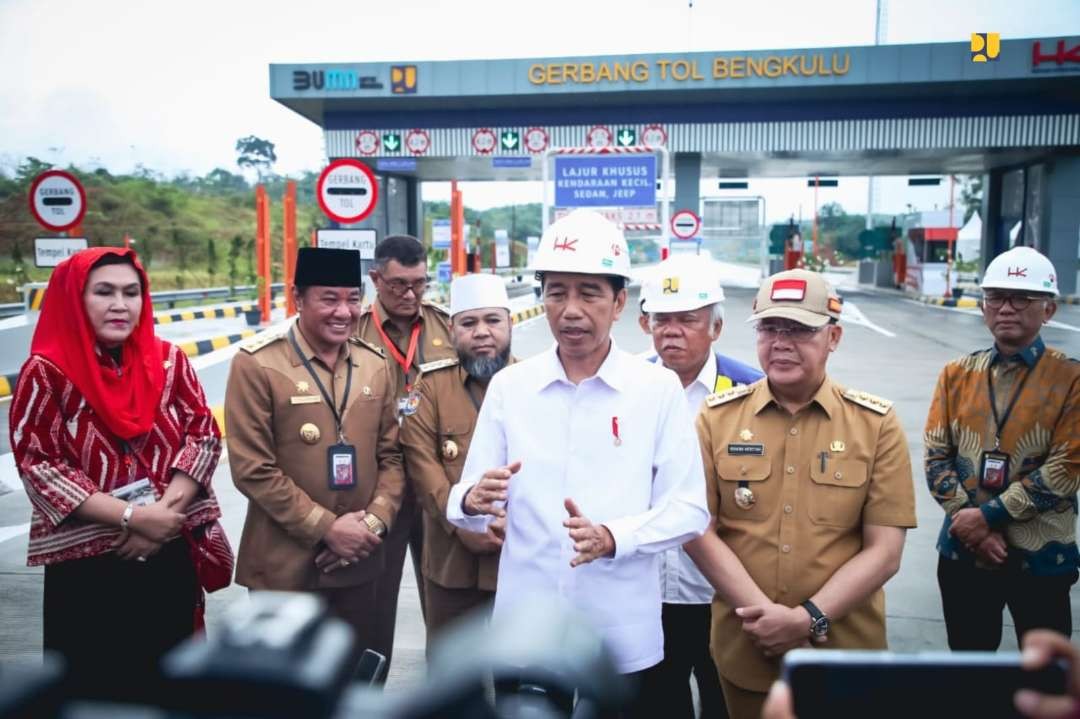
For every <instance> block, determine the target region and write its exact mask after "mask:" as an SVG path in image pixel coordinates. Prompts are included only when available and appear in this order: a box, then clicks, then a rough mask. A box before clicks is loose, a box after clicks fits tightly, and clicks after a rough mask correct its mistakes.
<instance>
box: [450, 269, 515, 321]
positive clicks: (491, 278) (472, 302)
mask: <svg viewBox="0 0 1080 719" xmlns="http://www.w3.org/2000/svg"><path fill="white" fill-rule="evenodd" d="M486 307H502V308H503V309H506V310H509V309H510V298H509V297H507V295H506V280H504V279H503V278H502V277H499V276H498V275H490V274H473V275H462V276H461V277H455V278H454V280H453V282H451V283H450V316H451V317H453V316H454V315H456V314H458V313H460V312H468V311H469V310H477V309H481V308H486Z"/></svg>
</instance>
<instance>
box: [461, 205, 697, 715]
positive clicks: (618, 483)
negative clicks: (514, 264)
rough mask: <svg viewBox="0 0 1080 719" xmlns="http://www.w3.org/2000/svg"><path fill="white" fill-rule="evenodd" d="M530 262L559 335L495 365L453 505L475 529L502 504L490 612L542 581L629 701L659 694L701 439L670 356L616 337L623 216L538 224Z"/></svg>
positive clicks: (639, 711) (689, 531)
mask: <svg viewBox="0 0 1080 719" xmlns="http://www.w3.org/2000/svg"><path fill="white" fill-rule="evenodd" d="M534 269H535V270H536V271H537V273H538V274H539V275H540V280H541V284H542V288H543V297H544V307H545V311H546V313H547V318H548V324H549V326H550V327H551V331H552V333H553V334H554V335H555V339H556V344H555V346H554V347H552V348H551V349H550V350H548V351H546V352H544V353H541V354H539V355H537V356H535V357H532V358H530V359H527V360H525V361H523V362H519V363H517V364H515V365H512V366H510V367H507V368H506V369H504V370H503V371H502V372H500V373H499V374H497V375H495V377H493V378H492V380H491V384H490V385H489V387H488V392H487V395H486V396H485V398H484V404H483V406H482V407H481V409H480V416H479V417H478V419H477V425H476V430H475V432H474V434H473V441H472V445H471V446H470V448H469V453H468V457H467V458H466V461H465V468H464V470H463V471H462V477H461V481H460V482H459V483H458V484H456V485H455V486H454V488H453V489H452V490H451V492H450V497H449V499H448V501H447V519H448V520H449V521H450V522H451V523H453V524H455V525H457V526H459V527H462V528H464V529H468V530H472V531H484V530H485V528H486V525H487V523H488V522H490V521H491V520H492V519H493V518H494V517H499V516H506V518H507V521H506V539H505V542H504V544H503V549H502V558H501V560H500V564H499V579H498V589H497V590H496V593H495V610H494V612H495V614H494V616H495V620H496V621H497V620H498V618H499V616H500V615H501V614H502V613H504V612H506V611H508V610H509V609H511V608H512V607H513V606H514V605H515V604H517V603H520V602H521V601H524V600H525V599H527V598H533V597H535V596H537V595H540V596H544V595H547V596H550V597H553V598H555V599H561V600H563V601H565V602H567V603H569V604H570V605H572V606H573V607H575V608H576V609H577V610H578V611H580V612H582V613H583V614H584V615H585V616H586V617H587V618H588V619H589V620H590V621H591V622H592V624H593V626H594V627H595V628H596V629H597V630H598V631H599V632H600V634H601V636H602V637H603V639H604V641H605V643H606V645H607V647H608V649H609V651H610V652H611V654H612V656H613V658H614V660H615V663H616V666H617V667H618V670H619V671H620V672H622V673H624V674H627V675H633V676H632V681H633V683H634V685H635V687H636V694H635V699H634V701H633V702H632V703H631V705H630V706H629V707H628V709H627V711H626V713H625V714H624V716H628V717H635V716H655V713H656V712H657V711H662V708H663V706H664V704H665V701H666V697H664V696H663V692H662V691H661V687H660V685H659V682H658V675H657V672H656V670H655V667H656V665H657V664H658V663H659V662H660V661H661V660H662V659H663V632H662V629H661V620H660V581H659V567H658V564H657V562H658V557H659V554H660V553H662V552H663V551H664V550H666V549H668V548H670V547H677V546H680V545H682V544H683V543H684V542H687V541H689V540H691V539H693V538H696V537H698V536H700V535H701V533H702V532H703V531H704V529H705V527H706V525H707V523H708V512H707V509H706V505H705V494H704V474H703V470H702V464H701V452H700V449H699V447H698V444H697V441H696V438H695V436H694V434H693V433H691V432H690V431H689V426H690V423H691V421H692V419H691V415H690V410H689V406H688V405H687V403H686V398H685V396H684V395H683V392H682V389H681V387H680V385H679V381H678V379H677V377H676V376H675V375H674V374H673V373H672V372H670V371H668V370H666V369H664V368H662V367H660V366H658V365H655V364H650V363H648V362H646V361H644V360H642V359H640V358H636V357H634V356H633V355H630V354H629V353H626V352H624V351H622V350H620V349H619V348H618V347H616V346H615V344H614V342H613V341H612V339H611V334H610V333H611V326H612V325H613V324H614V323H615V321H616V320H618V318H619V315H620V313H621V312H622V310H623V308H624V307H625V305H626V296H627V293H626V289H625V284H626V280H628V279H629V277H630V260H629V253H628V250H627V246H626V240H625V239H624V238H623V235H622V232H620V231H619V230H618V228H616V227H615V226H614V225H613V224H611V223H610V222H608V221H607V220H606V219H604V218H603V217H602V216H600V215H599V214H597V213H595V212H591V211H588V210H577V211H575V212H573V213H571V214H569V215H567V216H566V217H564V218H562V219H561V220H559V221H557V222H555V223H553V224H552V225H551V226H550V227H548V229H547V231H545V232H544V235H543V237H542V238H541V240H540V246H539V248H538V250H537V254H536V261H535V265H534Z"/></svg>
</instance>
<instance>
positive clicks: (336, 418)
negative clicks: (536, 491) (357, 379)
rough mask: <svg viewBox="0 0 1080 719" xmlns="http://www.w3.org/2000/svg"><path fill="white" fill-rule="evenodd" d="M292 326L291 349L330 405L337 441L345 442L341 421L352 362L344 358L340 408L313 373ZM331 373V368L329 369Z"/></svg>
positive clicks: (347, 393)
mask: <svg viewBox="0 0 1080 719" xmlns="http://www.w3.org/2000/svg"><path fill="white" fill-rule="evenodd" d="M293 330H294V328H293V327H290V328H289V341H290V342H292V346H293V349H295V350H296V354H297V355H299V357H300V361H301V362H303V363H304V369H306V370H307V371H308V374H309V375H311V379H313V380H315V386H316V387H318V388H319V392H320V393H322V396H323V399H325V400H326V404H328V405H330V411H331V412H333V413H334V423H335V424H336V426H337V436H338V442H341V443H344V442H345V435H344V434H343V433H342V431H341V422H342V419H343V418H344V416H345V403H346V402H348V401H349V389H351V388H352V362H350V361H349V358H348V357H346V358H345V367H346V369H345V395H344V396H343V397H342V398H341V409H338V408H337V407H335V406H334V398H333V397H331V396H330V393H329V392H327V391H326V387H323V383H322V380H320V379H319V375H317V374H316V373H315V368H314V367H312V366H311V362H309V361H308V358H307V357H306V356H305V355H304V352H303V350H301V349H300V343H299V342H297V341H296V335H295V334H294V332H293ZM330 372H331V374H333V370H331V371H330Z"/></svg>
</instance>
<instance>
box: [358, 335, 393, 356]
mask: <svg viewBox="0 0 1080 719" xmlns="http://www.w3.org/2000/svg"><path fill="white" fill-rule="evenodd" d="M349 341H350V342H352V343H353V344H354V345H356V346H357V347H367V348H368V349H369V350H371V351H372V352H374V353H375V354H377V355H379V356H380V357H382V358H384V359H385V358H386V350H384V349H383V348H382V347H380V346H379V345H377V344H375V343H374V342H368V341H367V340H366V339H364V338H363V337H350V338H349Z"/></svg>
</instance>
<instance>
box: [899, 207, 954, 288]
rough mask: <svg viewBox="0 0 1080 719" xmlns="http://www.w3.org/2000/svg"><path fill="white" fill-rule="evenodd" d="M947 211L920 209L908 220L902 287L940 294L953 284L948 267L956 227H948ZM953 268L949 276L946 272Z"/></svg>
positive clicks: (949, 266) (949, 265)
mask: <svg viewBox="0 0 1080 719" xmlns="http://www.w3.org/2000/svg"><path fill="white" fill-rule="evenodd" d="M949 224H950V221H949V213H948V212H923V213H919V214H918V215H916V216H915V217H914V218H913V220H912V221H911V222H910V223H909V225H908V228H907V233H906V234H907V237H906V240H907V241H906V247H905V250H906V252H905V254H906V263H907V267H906V269H905V272H904V285H903V286H904V289H905V290H907V291H909V292H913V293H915V294H918V295H930V296H938V297H942V296H944V295H945V294H946V292H947V291H948V289H949V287H955V286H956V271H955V270H951V267H952V265H951V260H952V252H953V248H954V247H955V246H956V237H957V233H958V230H957V228H956V227H950V226H949ZM950 270H951V271H952V275H953V276H952V277H951V278H949V277H947V272H949V271H950Z"/></svg>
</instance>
